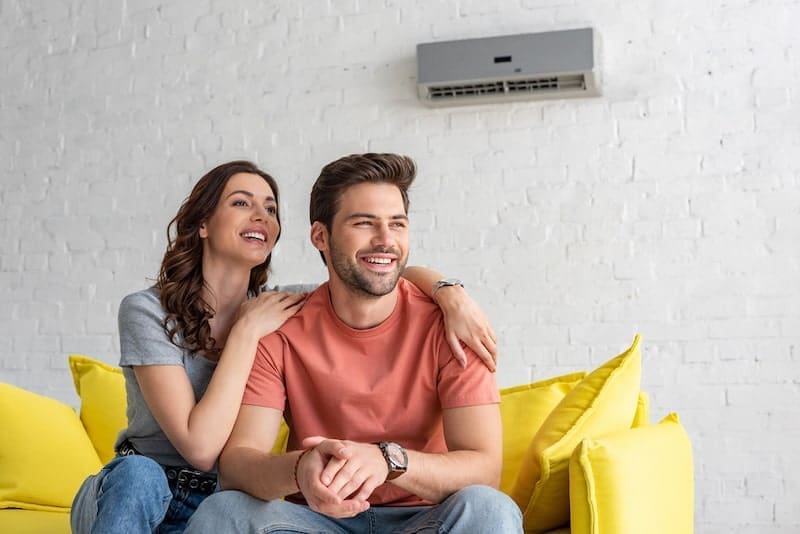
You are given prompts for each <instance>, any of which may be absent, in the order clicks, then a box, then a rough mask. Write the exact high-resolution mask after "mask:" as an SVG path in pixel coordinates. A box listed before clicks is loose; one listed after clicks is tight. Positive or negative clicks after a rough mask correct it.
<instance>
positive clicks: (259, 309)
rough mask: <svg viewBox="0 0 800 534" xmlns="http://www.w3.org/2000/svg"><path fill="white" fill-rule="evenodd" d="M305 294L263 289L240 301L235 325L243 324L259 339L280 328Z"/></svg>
mask: <svg viewBox="0 0 800 534" xmlns="http://www.w3.org/2000/svg"><path fill="white" fill-rule="evenodd" d="M307 296H308V294H307V293H289V292H286V291H265V292H263V293H261V294H260V295H258V296H257V297H254V298H251V299H247V300H245V301H244V302H243V303H242V306H241V308H239V318H238V319H237V321H236V326H239V325H242V326H244V327H245V328H246V329H247V331H248V332H249V333H251V334H254V335H255V336H257V339H261V338H262V337H264V336H266V335H267V334H271V333H272V332H274V331H275V330H277V329H278V328H280V327H281V325H283V323H285V322H286V320H287V319H288V318H289V317H291V316H292V315H294V314H295V313H297V312H298V311H299V310H300V308H302V307H303V303H304V302H305V300H306V297H307Z"/></svg>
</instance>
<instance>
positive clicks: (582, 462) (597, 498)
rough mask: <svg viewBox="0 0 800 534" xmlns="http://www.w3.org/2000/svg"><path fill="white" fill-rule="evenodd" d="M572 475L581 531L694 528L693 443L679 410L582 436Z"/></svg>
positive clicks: (659, 533)
mask: <svg viewBox="0 0 800 534" xmlns="http://www.w3.org/2000/svg"><path fill="white" fill-rule="evenodd" d="M569 479H570V517H571V525H572V528H573V529H574V530H575V531H576V532H585V533H586V534H638V533H640V532H647V533H648V534H672V533H674V532H691V531H692V525H693V522H694V519H693V513H692V511H693V508H694V492H693V488H694V482H693V472H692V447H691V443H690V442H689V437H688V436H687V435H686V431H685V430H684V429H683V427H682V426H681V424H680V421H679V420H678V416H677V415H676V414H670V415H668V416H667V417H665V418H664V419H663V420H662V421H661V422H660V423H659V424H657V425H651V426H643V427H639V428H634V429H631V430H625V431H620V432H614V433H610V434H606V435H605V436H602V437H600V438H597V439H587V440H584V441H582V442H581V443H580V445H578V447H577V448H576V449H575V452H574V453H573V455H572V458H571V459H570V464H569Z"/></svg>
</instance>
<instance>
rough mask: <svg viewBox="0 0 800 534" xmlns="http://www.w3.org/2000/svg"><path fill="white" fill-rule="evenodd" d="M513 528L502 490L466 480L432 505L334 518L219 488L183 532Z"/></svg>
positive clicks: (331, 533) (513, 508) (330, 533)
mask: <svg viewBox="0 0 800 534" xmlns="http://www.w3.org/2000/svg"><path fill="white" fill-rule="evenodd" d="M223 532H224V533H225V534H252V533H254V532H258V533H259V534H311V533H315V534H317V533H326V534H385V533H390V532H391V533H396V534H410V533H412V532H413V533H437V534H441V533H452V534H481V533H484V532H488V533H493V534H514V533H521V532H522V514H521V513H520V511H519V508H518V507H517V505H516V504H514V501H512V500H511V499H510V498H509V497H508V496H507V495H505V494H503V493H501V492H499V491H497V490H495V489H494V488H490V487H488V486H468V487H466V488H464V489H462V490H461V491H458V492H456V493H454V494H453V495H451V496H450V497H448V498H447V499H445V500H444V501H442V502H441V503H440V504H438V505H434V506H412V507H402V506H395V507H392V506H376V507H373V508H370V509H369V510H367V511H366V512H362V513H360V514H359V515H357V516H356V517H353V518H348V519H334V518H331V517H328V516H326V515H323V514H320V513H318V512H315V511H313V510H311V508H309V507H308V506H304V505H300V504H293V503H290V502H287V501H282V500H274V501H262V500H260V499H256V498H253V497H251V496H249V495H247V494H246V493H242V492H240V491H221V492H218V493H215V494H214V495H212V496H210V497H209V498H208V499H206V500H205V501H204V502H203V504H202V506H200V507H199V508H198V509H197V512H196V513H195V514H194V515H193V516H192V518H191V519H190V521H189V524H188V525H187V527H186V534H199V533H208V534H219V533H223Z"/></svg>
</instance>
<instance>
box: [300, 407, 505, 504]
mask: <svg viewBox="0 0 800 534" xmlns="http://www.w3.org/2000/svg"><path fill="white" fill-rule="evenodd" d="M443 422H444V432H445V439H446V440H447V448H448V452H446V453H443V454H431V453H424V452H419V451H411V450H406V453H407V454H408V470H407V471H406V472H405V473H404V474H402V475H400V476H399V477H397V478H395V479H394V480H391V481H390V483H391V484H395V485H397V486H398V487H401V488H403V489H404V490H406V491H409V492H411V493H413V494H415V495H418V496H420V497H422V498H423V499H426V500H428V501H431V502H434V503H438V502H441V501H443V500H444V499H446V498H447V497H449V496H450V495H452V494H453V493H455V492H456V491H458V490H460V489H462V488H464V487H466V486H470V485H473V484H484V485H488V486H492V487H495V488H496V487H497V486H498V485H499V484H500V472H501V463H502V455H503V442H502V434H501V432H502V424H501V421H500V408H499V405H497V404H485V405H478V406H466V407H461V408H450V409H447V410H444V412H443ZM386 439H388V440H391V436H386ZM304 445H305V446H309V447H316V450H319V451H321V452H323V453H325V452H327V453H328V454H331V453H333V452H334V451H336V450H341V449H342V448H345V449H346V450H347V451H348V454H349V455H350V458H349V459H348V460H347V461H346V462H344V463H340V462H330V463H328V464H327V466H326V468H325V470H324V471H323V472H322V474H321V475H320V477H319V478H320V480H322V481H323V482H326V483H327V484H328V487H329V489H330V490H332V491H334V492H336V493H337V494H338V495H339V496H340V497H346V496H349V495H351V494H352V493H353V492H354V491H356V490H358V493H357V494H356V495H354V496H353V497H351V499H352V500H354V501H366V500H367V499H368V498H369V496H370V495H371V494H372V492H373V491H374V489H375V487H377V485H380V483H381V482H383V481H385V480H386V476H387V475H388V473H389V467H388V466H387V465H386V461H385V460H384V459H383V455H382V453H381V451H380V449H379V448H378V447H377V446H376V445H373V444H365V443H353V442H350V441H340V440H330V439H324V438H309V439H307V440H305V442H304ZM328 480H330V482H329V483H328V482H327V481H328Z"/></svg>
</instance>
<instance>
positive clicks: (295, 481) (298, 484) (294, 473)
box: [292, 449, 311, 492]
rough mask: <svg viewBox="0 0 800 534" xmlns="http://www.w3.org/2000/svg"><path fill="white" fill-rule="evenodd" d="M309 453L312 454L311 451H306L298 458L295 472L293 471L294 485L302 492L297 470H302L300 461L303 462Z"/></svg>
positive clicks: (295, 463)
mask: <svg viewBox="0 0 800 534" xmlns="http://www.w3.org/2000/svg"><path fill="white" fill-rule="evenodd" d="M308 452H311V449H305V450H304V451H303V452H301V453H300V454H299V455H298V456H297V460H295V462H294V470H293V471H292V476H293V477H294V485H295V486H297V490H298V491H301V492H302V490H301V489H300V482H299V481H298V480H297V470H298V469H299V468H300V460H302V459H303V456H305V455H306V453H308Z"/></svg>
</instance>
